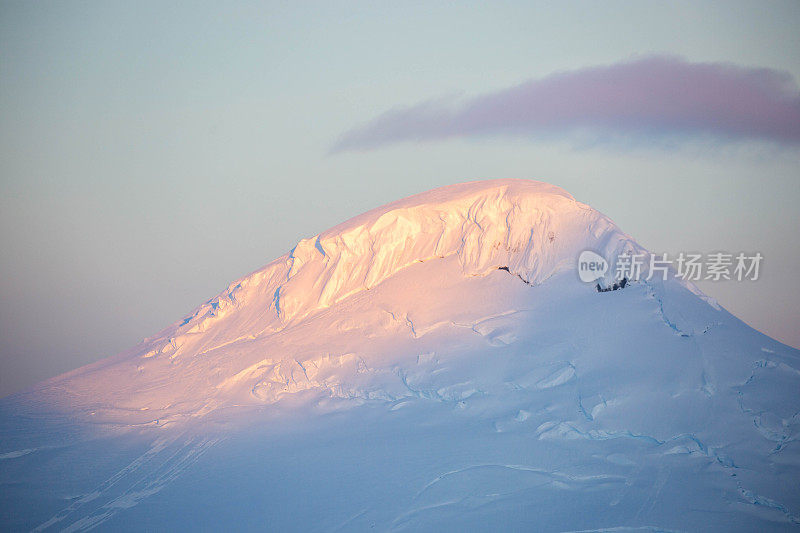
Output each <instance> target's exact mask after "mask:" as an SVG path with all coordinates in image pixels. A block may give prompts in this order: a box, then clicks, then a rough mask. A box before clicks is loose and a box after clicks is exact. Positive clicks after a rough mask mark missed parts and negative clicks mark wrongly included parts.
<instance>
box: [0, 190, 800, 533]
mask: <svg viewBox="0 0 800 533" xmlns="http://www.w3.org/2000/svg"><path fill="white" fill-rule="evenodd" d="M586 249H591V250H594V251H596V252H599V253H600V254H601V255H603V256H604V257H606V258H609V259H610V258H613V257H615V256H616V255H617V254H619V253H621V252H623V251H629V252H644V250H643V249H642V248H641V247H640V246H639V245H638V244H637V243H636V242H635V241H634V240H633V239H632V238H631V237H629V236H628V235H626V234H624V233H623V232H621V231H620V230H619V229H618V228H617V227H616V226H615V225H614V223H613V222H612V221H610V220H609V219H608V218H607V217H605V216H604V215H602V214H601V213H599V212H597V211H596V210H594V209H592V208H590V207H589V206H587V205H584V204H581V203H579V202H577V201H575V200H574V199H573V198H572V197H571V196H570V195H569V194H567V193H566V192H564V191H563V190H561V189H559V188H557V187H554V186H551V185H547V184H544V183H540V182H534V181H527V180H494V181H485V182H472V183H466V184H461V185H454V186H449V187H444V188H441V189H436V190H433V191H430V192H427V193H423V194H419V195H416V196H412V197H410V198H407V199H404V200H401V201H398V202H395V203H392V204H389V205H387V206H384V207H381V208H378V209H375V210H373V211H370V212H368V213H365V214H363V215H361V216H358V217H356V218H353V219H351V220H349V221H347V222H345V223H343V224H341V225H339V226H336V227H335V228H332V229H330V230H328V231H326V232H324V233H321V234H320V235H317V236H314V237H312V238H309V239H304V240H302V241H300V242H299V243H298V244H297V246H296V247H295V248H294V249H293V250H292V251H291V252H289V253H288V254H286V255H284V256H283V257H280V258H278V259H277V260H275V261H273V262H272V263H270V264H268V265H267V266H265V267H264V268H263V269H261V270H258V271H256V272H254V273H252V274H250V275H248V276H245V277H244V278H242V279H240V280H238V281H235V282H234V283H232V284H231V285H230V286H229V287H227V288H226V289H225V290H224V291H222V292H221V293H220V294H219V295H217V296H216V297H214V298H212V299H211V300H209V301H208V302H206V303H204V304H203V305H201V306H199V307H198V308H197V309H195V310H194V311H192V312H191V313H190V314H189V315H187V316H186V317H184V318H183V319H181V320H179V321H178V322H176V323H175V324H173V325H171V326H169V327H167V328H165V329H164V330H163V331H161V332H160V333H158V334H156V335H155V336H153V337H152V338H149V339H146V340H144V341H143V342H142V343H140V344H139V345H138V346H136V347H134V348H133V349H131V350H129V351H127V352H125V353H122V354H120V355H117V356H115V357H111V358H108V359H104V360H102V361H99V362H97V363H94V364H92V365H88V366H86V367H83V368H80V369H77V370H75V371H73V372H70V373H68V374H65V375H62V376H59V377H57V378H54V379H52V380H49V381H46V382H44V383H41V384H39V385H37V386H36V387H34V388H33V389H31V390H29V391H26V392H24V393H20V394H17V395H14V396H10V397H7V398H4V399H2V400H0V435H2V440H0V487H1V492H0V493H1V494H2V497H1V498H0V527H2V529H3V530H31V529H37V530H67V531H82V530H88V529H92V528H100V529H107V530H114V531H119V530H143V529H156V530H196V529H207V530H208V529H210V530H223V529H224V530H232V529H251V530H274V531H362V530H378V531H441V530H450V531H483V530H485V531H501V530H510V531H585V530H591V531H598V530H599V531H604V530H613V531H660V530H668V531H672V530H676V531H697V530H718V531H731V530H742V531H753V530H759V531H765V530H776V531H783V530H789V529H796V528H798V527H800V442H798V441H799V440H800V353H799V352H798V351H797V350H794V349H792V348H789V347H787V346H785V345H782V344H780V343H778V342H776V341H774V340H772V339H770V338H768V337H766V336H764V335H762V334H761V333H759V332H757V331H755V330H753V329H751V328H749V327H748V326H747V325H745V324H744V323H742V322H741V321H739V320H738V319H736V318H735V317H733V316H732V315H730V314H729V313H727V312H726V311H725V310H724V309H721V308H720V307H719V306H718V305H716V303H715V302H714V301H713V300H711V299H709V298H707V297H705V296H704V295H702V294H701V293H700V292H699V291H697V289H695V288H694V287H693V286H690V285H687V284H685V283H683V282H681V281H679V280H677V279H669V280H667V281H660V280H652V281H638V282H633V283H630V284H629V285H628V286H627V287H625V288H624V289H622V290H617V291H609V292H602V293H599V292H597V291H596V290H595V288H594V284H585V283H582V282H580V280H579V279H578V276H577V273H576V271H575V266H576V259H577V257H578V255H579V254H580V252H581V251H583V250H586ZM613 266H614V265H613V263H612V268H611V269H610V270H609V272H607V273H606V278H605V279H604V280H603V281H602V283H603V284H610V282H611V281H612V278H613V275H614V268H613Z"/></svg>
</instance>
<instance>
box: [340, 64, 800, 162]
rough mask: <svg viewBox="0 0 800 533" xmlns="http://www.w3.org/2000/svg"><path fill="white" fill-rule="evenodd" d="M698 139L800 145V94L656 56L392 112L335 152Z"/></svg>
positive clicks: (745, 73)
mask: <svg viewBox="0 0 800 533" xmlns="http://www.w3.org/2000/svg"><path fill="white" fill-rule="evenodd" d="M571 133H581V134H584V135H585V134H587V133H588V134H589V135H590V136H592V137H594V138H597V139H602V138H604V137H609V138H620V137H622V138H629V139H639V138H641V139H653V138H667V137H668V138H675V137H679V138H687V139H688V138H696V137H711V138H714V139H717V140H721V141H739V140H760V141H769V142H774V143H778V144H783V145H794V146H797V145H800V90H798V87H797V84H796V83H795V82H794V79H793V78H792V76H791V75H790V74H789V73H787V72H783V71H779V70H774V69H768V68H747V67H740V66H736V65H733V64H729V63H692V62H688V61H685V60H683V59H680V58H676V57H670V56H648V57H643V58H639V59H634V60H631V61H625V62H621V63H615V64H611V65H602V66H594V67H589V68H583V69H578V70H571V71H566V72H559V73H556V74H552V75H550V76H547V77H544V78H540V79H535V80H531V81H527V82H525V83H522V84H521V85H518V86H515V87H510V88H507V89H503V90H500V91H496V92H492V93H486V94H483V95H479V96H476V97H473V98H469V99H462V100H457V99H439V100H434V101H429V102H424V103H420V104H417V105H413V106H410V107H403V108H397V109H393V110H390V111H388V112H386V113H384V114H382V115H380V116H378V117H377V118H375V119H374V120H372V121H371V122H369V123H367V124H365V125H364V126H361V127H358V128H355V129H352V130H350V131H347V132H345V133H344V134H343V135H342V136H341V137H340V138H339V140H338V141H337V142H336V143H335V144H334V146H333V151H334V152H341V151H346V150H368V149H372V148H377V147H381V146H384V145H388V144H393V143H397V142H402V141H428V140H438V139H448V138H456V137H478V136H490V135H507V136H529V137H530V136H534V137H537V138H542V137H544V138H548V137H556V136H563V135H565V134H571Z"/></svg>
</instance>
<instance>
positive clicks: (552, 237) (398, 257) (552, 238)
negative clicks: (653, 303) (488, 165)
mask: <svg viewBox="0 0 800 533" xmlns="http://www.w3.org/2000/svg"><path fill="white" fill-rule="evenodd" d="M585 249H593V250H596V251H597V252H599V253H601V254H603V255H606V256H607V257H614V256H616V255H617V254H618V253H620V252H622V251H623V250H626V251H631V252H636V253H638V252H640V251H641V250H642V249H641V248H640V247H639V246H638V245H637V244H636V243H635V242H634V241H633V239H631V238H630V237H629V236H627V235H625V234H624V233H622V232H621V231H620V230H619V229H618V228H617V227H616V226H615V225H614V223H613V222H611V220H609V219H608V218H607V217H606V216H604V215H603V214H601V213H600V212H598V211H596V210H594V209H592V208H591V207H589V206H587V205H585V204H582V203H580V202H578V201H576V200H575V199H574V198H573V197H572V196H571V195H569V194H568V193H567V192H565V191H564V190H562V189H560V188H558V187H555V186H553V185H549V184H546V183H543V182H537V181H531V180H521V179H504V180H488V181H479V182H470V183H462V184H458V185H451V186H447V187H442V188H439V189H434V190H432V191H428V192H425V193H422V194H418V195H415V196H411V197H409V198H406V199H403V200H400V201H397V202H394V203H391V204H388V205H385V206H383V207H379V208H377V209H374V210H372V211H369V212H367V213H365V214H363V215H360V216H357V217H355V218H353V219H350V220H349V221H347V222H344V223H343V224H340V225H338V226H336V227H334V228H332V229H330V230H328V231H326V232H323V233H321V234H319V235H315V236H313V237H310V238H307V239H303V240H301V241H300V242H299V243H298V244H297V245H296V246H295V247H294V248H293V249H292V250H291V251H290V252H289V253H287V254H285V255H284V256H282V257H280V258H278V259H276V260H275V261H273V262H272V263H270V264H268V265H266V266H265V267H264V268H262V269H261V270H258V271H256V272H254V273H252V274H250V275H248V276H246V277H244V278H242V279H240V280H237V281H236V282H234V283H232V284H231V285H230V286H229V287H228V288H227V289H226V290H225V291H223V292H222V293H220V294H219V295H218V296H217V297H215V298H213V299H211V300H209V301H208V302H207V303H206V304H204V305H202V306H200V307H199V308H198V309H196V310H195V311H194V312H193V313H192V314H191V315H190V316H188V317H187V318H185V319H184V320H183V321H182V322H181V323H179V324H176V325H175V326H173V328H172V331H170V332H164V333H168V334H172V335H174V334H183V335H187V334H188V335H191V334H194V333H202V332H205V331H207V330H208V329H209V328H210V327H211V326H212V324H214V323H216V322H219V321H220V320H221V319H223V318H224V317H225V316H226V315H228V313H229V312H230V311H231V310H232V309H242V308H243V307H248V308H253V312H249V313H245V315H246V316H242V317H239V318H238V319H237V320H236V321H235V322H240V324H239V327H235V328H234V329H235V330H236V331H237V334H236V335H234V336H233V337H230V338H229V339H228V341H232V340H235V339H238V338H240V337H241V336H243V335H245V334H246V331H248V332H252V331H253V330H254V329H255V330H256V331H262V332H263V331H277V330H280V329H282V328H284V327H285V326H286V325H287V324H290V323H296V322H297V321H298V320H300V319H302V318H303V317H305V316H308V315H309V314H311V313H314V312H317V311H320V310H323V309H326V308H328V307H330V306H332V305H334V304H336V303H338V302H340V301H342V300H344V299H345V298H347V297H349V296H352V295H353V294H355V293H358V292H361V291H365V290H369V289H371V288H372V287H374V286H376V285H377V284H379V283H381V282H382V281H384V280H386V279H387V278H389V277H391V276H392V275H393V274H395V273H396V272H398V271H400V270H402V269H403V268H406V267H408V266H410V265H412V264H414V263H418V262H425V261H430V260H435V259H441V258H446V257H450V256H456V257H457V258H458V261H459V264H460V266H461V270H462V272H463V273H464V274H465V275H467V276H481V275H484V274H486V273H487V272H488V271H491V270H494V269H497V268H501V267H502V268H504V269H505V268H507V269H508V271H509V272H510V273H512V274H515V275H518V276H519V277H520V278H521V279H522V280H523V281H525V282H526V283H529V284H534V285H535V284H539V283H541V282H542V281H544V280H546V279H547V278H549V277H551V276H552V275H553V274H555V273H557V272H560V271H562V270H566V269H571V268H574V264H575V260H576V258H577V256H578V254H579V253H580V251H582V250H585ZM612 275H613V270H610V271H609V272H608V273H607V276H608V277H609V279H610V277H611V276H612ZM238 314H241V313H238ZM256 324H258V327H255V328H254V326H256ZM230 326H231V324H228V325H227V326H226V331H227V333H228V334H230V333H231V328H230ZM226 336H229V335H226ZM178 342H179V343H180V341H178ZM173 344H174V343H173ZM164 348H166V349H167V350H170V349H174V347H173V348H170V347H169V346H165V347H164Z"/></svg>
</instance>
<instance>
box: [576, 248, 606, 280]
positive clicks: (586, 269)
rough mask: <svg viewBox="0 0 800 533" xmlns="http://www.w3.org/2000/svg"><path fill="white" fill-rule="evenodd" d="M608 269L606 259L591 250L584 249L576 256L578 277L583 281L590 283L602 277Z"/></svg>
mask: <svg viewBox="0 0 800 533" xmlns="http://www.w3.org/2000/svg"><path fill="white" fill-rule="evenodd" d="M607 271H608V261H606V260H605V259H603V256H601V255H599V254H596V253H595V252H593V251H591V250H584V251H582V252H581V255H580V256H578V277H580V278H581V281H583V282H584V283H591V282H593V281H595V280H598V279H600V278H602V277H603V274H605V273H606V272H607Z"/></svg>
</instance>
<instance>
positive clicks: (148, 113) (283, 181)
mask: <svg viewBox="0 0 800 533" xmlns="http://www.w3.org/2000/svg"><path fill="white" fill-rule="evenodd" d="M798 27H800V4H799V3H797V2H794V1H787V2H766V3H765V2H724V3H723V2H716V3H698V2H677V3H667V2H636V3H633V2H618V3H614V2H603V3H600V2H579V3H563V2H548V3H536V2H533V3H530V2H519V3H515V2H502V3H491V4H489V3H482V2H474V3H459V4H458V5H455V4H450V3H444V2H435V3H434V2H430V3H421V2H414V3H408V2H369V3H367V2H365V3H333V2H320V3H303V4H302V5H301V4H299V3H294V2H292V3H288V2H287V3H283V2H282V3H261V4H257V3H235V2H226V3H224V6H223V5H221V4H219V3H215V2H208V3H201V2H187V3H174V2H173V3H165V2H151V3H146V2H134V3H131V2H124V3H123V2H37V3H32V2H7V1H6V2H3V3H1V4H0V112H1V113H2V115H0V180H2V181H1V182H0V183H1V186H2V194H1V195H0V244H1V245H2V254H0V273H1V274H2V277H1V278H0V301H2V303H3V305H2V306H0V394H7V393H10V392H13V391H15V390H19V389H20V388H22V387H25V386H28V385H30V384H32V383H34V382H35V381H38V380H40V379H44V378H47V377H50V376H53V375H56V374H58V373H61V372H64V371H66V370H70V369H72V368H75V367H77V366H80V365H82V364H85V363H88V362H91V361H94V360H97V359H99V358H101V357H105V356H109V355H113V354H115V353H117V352H119V351H121V350H123V349H126V348H128V347H130V346H132V345H133V344H135V343H136V342H137V341H138V340H140V339H141V338H143V337H145V336H148V335H150V334H152V333H155V332H156V331H157V330H159V329H160V328H161V327H163V326H165V325H167V324H169V323H171V322H173V321H174V320H177V319H178V318H180V317H181V316H182V315H183V314H184V313H186V312H187V311H189V310H190V309H191V308H193V307H194V306H195V305H197V304H199V303H201V302H202V301H204V300H205V299H207V298H209V297H211V296H213V295H214V294H216V293H217V292H218V291H219V290H221V289H222V288H223V287H224V286H225V285H226V284H227V283H228V282H230V281H232V280H233V279H235V278H237V277H240V276H241V275H243V274H245V273H247V272H249V271H251V270H254V269H256V268H258V267H260V266H261V265H263V264H266V263H267V262H269V261H270V260H272V259H274V258H275V257H277V256H279V255H281V254H283V253H284V252H286V251H287V250H288V249H289V248H290V247H291V246H292V245H293V244H294V243H295V242H296V241H297V240H298V239H300V238H303V237H306V236H310V235H313V234H315V233H317V232H320V231H322V230H324V229H326V228H328V227H330V226H332V225H334V224H336V223H338V222H341V221H343V220H344V219H346V218H349V217H350V216H353V215H356V214H359V213H361V212H363V211H365V210H367V209H370V208H372V207H375V206H377V205H380V204H383V203H385V202H388V201H391V200H394V199H397V198H400V197H404V196H407V195H409V194H412V193H415V192H420V191H423V190H427V189H430V188H433V187H435V186H439V185H444V184H448V183H455V182H460V181H468V180H474V179H479V178H491V177H522V178H536V179H541V180H544V181H549V182H551V183H554V184H556V185H559V186H562V187H564V188H565V189H567V190H568V191H569V192H570V193H572V194H573V195H574V196H575V197H576V198H578V199H579V200H581V201H584V202H586V203H589V204H591V205H592V206H594V207H596V208H598V209H600V210H601V211H603V212H605V213H606V214H607V215H609V216H610V217H611V218H612V219H614V220H615V221H616V222H617V223H618V224H619V225H620V226H621V227H622V228H623V230H625V231H626V232H628V233H629V234H631V235H633V236H634V237H636V238H637V239H638V240H639V241H640V242H641V243H642V244H643V245H644V246H646V247H648V248H650V249H653V250H663V251H680V250H694V251H703V252H713V251H718V250H728V251H732V252H734V251H740V250H744V251H761V252H762V253H763V254H764V256H765V263H764V270H763V273H762V279H761V280H760V281H758V282H757V283H750V284H745V283H722V284H720V283H717V284H711V283H706V284H704V285H703V289H704V290H705V291H706V292H708V293H709V294H711V295H712V296H715V297H717V298H718V299H719V300H720V302H721V303H722V304H723V305H725V306H726V307H727V308H728V309H729V310H731V311H732V312H733V313H734V314H736V315H737V316H739V317H741V318H743V319H744V320H745V321H747V322H748V323H750V324H751V325H753V326H754V327H756V328H758V329H760V330H762V331H764V332H766V333H768V334H770V335H771V336H774V337H776V338H778V339H779V340H783V341H784V342H787V343H789V344H792V345H794V346H800V327H798V326H800V303H799V302H800V282H798V280H797V279H798V278H797V272H796V271H797V268H798V266H800V238H798V235H797V230H798V220H800V216H798V215H800V207H798V206H800V150H799V149H798V148H797V146H794V147H780V146H775V145H771V144H769V143H755V142H748V143H741V142H740V143H736V144H726V143H720V142H716V141H713V140H707V141H703V142H699V141H697V140H689V141H686V142H680V140H678V142H676V143H675V144H674V145H664V144H663V143H653V144H648V143H647V142H643V143H634V144H632V145H627V146H626V145H623V144H621V143H611V144H604V143H601V144H597V145H591V146H585V145H580V144H576V143H575V142H570V141H569V140H565V139H563V138H561V139H546V138H536V139H533V138H529V139H524V138H514V139H509V138H480V139H461V140H448V141H437V142H426V143H418V144H414V143H411V144H403V143H401V144H397V145H391V146H387V147H382V148H379V149H375V150H371V151H362V152H345V153H339V154H334V155H329V151H330V148H331V146H332V145H333V143H334V142H335V141H336V139H337V138H338V137H339V136H340V135H341V134H342V133H343V132H345V131H347V130H349V129H350V128H352V127H354V126H357V125H359V124H363V123H365V122H367V121H369V120H371V119H372V118H374V117H375V116H376V115H379V114H380V113H382V112H384V111H386V110H387V109H392V108H394V107H396V106H402V105H409V104H414V103H417V102H420V101H424V100H427V99H430V98H433V97H442V96H448V95H464V96H470V95H475V94H480V93H484V92H487V91H494V90H499V89H502V88H505V87H508V86H512V85H515V84H518V83H521V82H523V81H525V80H528V79H531V78H538V77H542V76H546V75H548V74H551V73H553V72H555V71H562V70H571V69H577V68H582V67H587V66H592V65H597V64H604V63H614V62H618V61H621V60H625V59H629V58H631V57H632V56H635V55H641V54H648V53H667V54H675V55H679V56H682V57H683V58H685V59H686V60H688V61H694V62H697V61H702V62H706V61H726V62H733V63H736V64H738V65H742V66H747V67H768V68H772V69H778V70H783V71H786V72H788V73H790V74H791V75H792V76H794V78H795V80H800V33H799V32H797V28H798Z"/></svg>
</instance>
